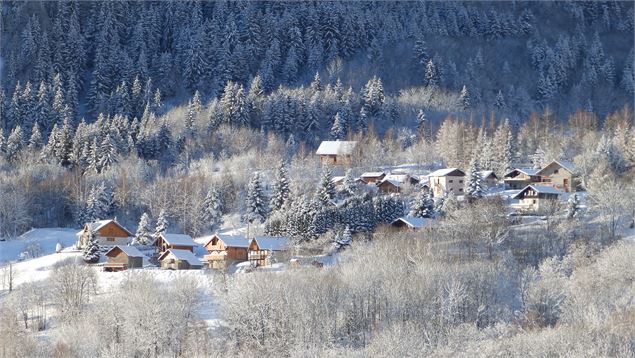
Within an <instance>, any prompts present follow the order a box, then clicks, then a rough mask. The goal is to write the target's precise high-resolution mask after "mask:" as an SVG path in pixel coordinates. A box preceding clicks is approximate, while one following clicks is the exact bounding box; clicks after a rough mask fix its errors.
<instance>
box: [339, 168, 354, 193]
mask: <svg viewBox="0 0 635 358" xmlns="http://www.w3.org/2000/svg"><path fill="white" fill-rule="evenodd" d="M356 191H357V183H356V182H355V179H354V178H353V175H352V174H351V170H350V169H348V170H347V171H346V174H345V175H344V180H343V183H342V188H341V190H340V192H341V193H342V194H343V195H344V196H349V197H350V196H353V195H355V192H356Z"/></svg>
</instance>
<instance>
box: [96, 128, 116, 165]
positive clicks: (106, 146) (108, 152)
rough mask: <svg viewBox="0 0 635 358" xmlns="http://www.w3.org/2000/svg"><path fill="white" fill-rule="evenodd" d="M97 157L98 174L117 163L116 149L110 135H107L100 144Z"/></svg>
mask: <svg viewBox="0 0 635 358" xmlns="http://www.w3.org/2000/svg"><path fill="white" fill-rule="evenodd" d="M98 156H99V164H98V170H99V171H100V172H102V171H106V170H108V168H110V167H111V166H112V165H113V164H115V163H116V162H117V148H116V146H115V143H114V141H113V139H112V138H111V137H110V134H107V135H106V137H105V138H104V140H103V141H102V142H101V146H100V147H99V154H98Z"/></svg>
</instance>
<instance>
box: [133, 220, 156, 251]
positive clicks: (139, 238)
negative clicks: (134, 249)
mask: <svg viewBox="0 0 635 358" xmlns="http://www.w3.org/2000/svg"><path fill="white" fill-rule="evenodd" d="M152 241H153V239H152V232H151V230H150V217H149V216H148V214H147V213H143V214H142V215H141V218H140V219H139V225H137V232H136V233H135V236H134V239H133V240H132V242H131V245H150V244H151V243H152Z"/></svg>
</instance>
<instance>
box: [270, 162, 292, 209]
mask: <svg viewBox="0 0 635 358" xmlns="http://www.w3.org/2000/svg"><path fill="white" fill-rule="evenodd" d="M289 194H290V191H289V178H288V175H287V168H286V167H285V165H284V162H280V165H279V166H278V170H277V171H276V179H275V181H274V183H273V196H272V198H271V209H272V210H280V209H281V208H282V207H283V206H284V205H285V204H286V203H287V201H288V200H289Z"/></svg>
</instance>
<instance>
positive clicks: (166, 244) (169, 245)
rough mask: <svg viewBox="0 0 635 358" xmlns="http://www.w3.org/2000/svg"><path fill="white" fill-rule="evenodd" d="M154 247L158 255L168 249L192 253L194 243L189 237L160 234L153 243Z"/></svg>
mask: <svg viewBox="0 0 635 358" xmlns="http://www.w3.org/2000/svg"><path fill="white" fill-rule="evenodd" d="M154 246H155V247H156V250H157V252H158V253H159V254H162V253H164V252H166V251H167V250H169V249H175V250H188V251H191V252H194V246H196V243H195V242H194V240H192V238H191V237H190V236H189V235H180V234H165V233H161V234H159V237H157V238H156V240H155V241H154Z"/></svg>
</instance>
